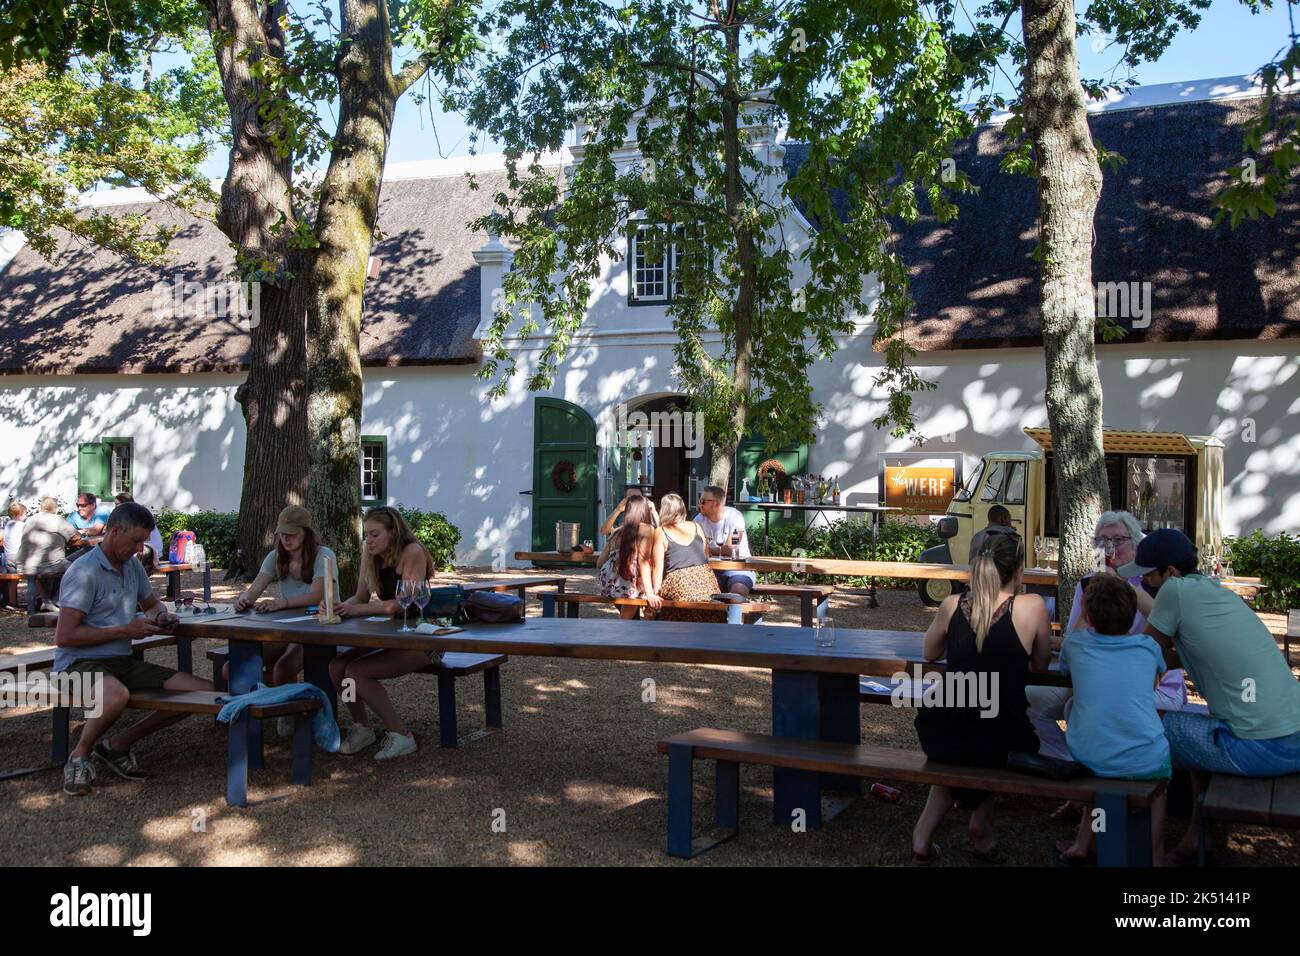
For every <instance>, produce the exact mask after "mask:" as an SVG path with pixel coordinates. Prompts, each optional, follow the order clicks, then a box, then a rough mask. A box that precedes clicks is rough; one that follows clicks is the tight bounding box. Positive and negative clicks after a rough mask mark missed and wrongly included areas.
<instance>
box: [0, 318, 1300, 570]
mask: <svg viewBox="0 0 1300 956" xmlns="http://www.w3.org/2000/svg"><path fill="white" fill-rule="evenodd" d="M646 311H650V310H646ZM1136 351H1137V350H1136V349H1135V348H1134V347H1133V346H1103V347H1102V348H1101V350H1100V355H1101V363H1102V377H1103V386H1104V390H1105V410H1104V420H1105V423H1106V424H1107V425H1108V426H1110V427H1114V428H1135V429H1158V430H1162V431H1181V432H1186V433H1190V434H1217V435H1218V436H1219V437H1220V438H1221V439H1223V441H1224V442H1225V445H1226V448H1225V474H1226V476H1227V479H1226V480H1227V487H1226V488H1225V496H1224V498H1225V514H1224V531H1225V532H1226V533H1230V534H1231V533H1240V532H1243V531H1248V530H1250V529H1253V528H1256V527H1259V528H1263V529H1264V530H1265V531H1268V532H1277V531H1283V530H1285V531H1292V532H1294V531H1295V530H1296V529H1297V528H1300V435H1297V433H1296V428H1295V427H1294V425H1293V424H1292V423H1293V422H1294V421H1295V419H1294V418H1293V417H1292V416H1294V415H1295V414H1296V413H1297V412H1300V376H1298V375H1297V374H1296V373H1297V367H1298V366H1300V345H1297V344H1293V343H1279V342H1270V343H1260V344H1255V343H1244V344H1239V343H1184V344H1170V345H1154V346H1146V347H1143V348H1142V349H1141V355H1137V354H1135V352H1136ZM519 354H520V357H521V365H522V366H523V367H524V368H525V370H526V368H527V366H528V365H529V363H530V361H531V360H532V359H533V358H534V357H535V351H533V350H531V349H524V350H522V351H521V352H520V353H519ZM919 358H920V361H922V362H925V363H933V364H926V365H923V366H922V367H921V369H920V370H921V372H922V374H923V375H924V376H925V377H926V378H928V379H930V380H933V381H935V382H937V383H938V386H939V388H938V390H937V391H934V392H928V393H924V394H922V395H920V396H918V397H917V399H916V406H917V414H918V420H919V422H920V426H921V431H922V433H923V434H925V435H926V436H927V438H928V440H927V442H926V443H925V445H924V446H923V448H924V449H925V450H933V451H945V450H960V451H962V452H964V453H965V454H966V456H967V457H966V462H967V467H968V468H969V467H971V466H973V464H974V463H975V461H976V460H977V458H978V456H979V455H981V454H983V453H985V452H989V451H995V450H999V449H1025V448H1032V447H1033V445H1032V443H1031V442H1030V441H1029V439H1027V438H1026V437H1025V436H1024V434H1023V432H1022V431H1021V428H1022V427H1024V426H1026V425H1030V426H1038V425H1044V424H1046V413H1045V410H1044V407H1043V385H1044V373H1043V366H1042V353H1041V351H1039V350H1034V349H1009V350H1002V351H996V352H985V351H980V352H956V353H943V354H936V353H930V354H925V355H922V356H920V357H919ZM880 362H881V359H880V356H879V355H877V354H875V353H873V352H872V351H871V349H870V339H869V334H868V333H866V332H863V333H861V334H859V335H857V336H854V337H849V338H846V339H845V340H844V341H843V342H842V345H841V349H840V351H839V353H838V354H837V357H836V359H835V360H834V361H833V362H831V363H826V364H823V365H821V366H817V367H815V368H814V370H813V379H814V384H815V386H816V391H817V395H818V397H819V399H820V400H821V401H822V403H823V405H824V406H825V412H824V416H823V417H824V422H823V427H822V428H821V431H820V435H819V440H818V443H817V444H816V445H815V446H814V447H813V449H812V452H811V462H812V469H813V470H814V471H817V472H821V473H823V474H834V475H839V476H841V484H842V488H843V490H844V491H845V493H846V494H847V495H848V500H849V501H850V502H853V503H858V502H870V501H874V500H875V496H876V468H877V465H878V459H879V456H880V455H881V454H882V453H885V452H897V451H907V450H912V447H911V446H910V445H909V443H908V442H907V441H905V440H899V439H892V438H890V437H889V436H888V435H887V434H886V433H883V432H878V431H877V430H876V429H874V428H873V427H872V426H871V419H872V418H874V417H875V416H877V415H879V414H880V413H881V411H882V410H883V408H884V396H883V395H882V394H880V393H879V392H878V390H877V389H875V387H874V385H873V379H874V376H875V374H876V372H877V371H878V369H879V367H880ZM939 362H942V363H943V364H938V363H939ZM672 365H673V355H672V338H671V335H670V334H668V333H667V332H666V331H657V330H655V329H653V328H652V327H649V326H648V325H647V326H643V327H642V329H641V331H640V332H639V333H636V334H630V335H621V336H599V335H598V336H594V337H588V336H580V337H579V338H578V339H577V340H576V341H575V344H574V348H573V350H572V352H571V354H570V357H569V359H568V361H567V362H566V363H565V365H564V367H563V368H562V370H561V375H560V377H559V379H558V381H557V387H556V389H555V390H554V392H553V393H552V394H554V395H555V396H556V397H560V398H564V399H567V400H568V401H571V402H574V403H576V404H578V405H581V406H583V407H584V408H586V409H587V411H589V412H590V413H591V414H592V415H593V417H595V418H596V419H597V422H598V423H599V422H601V421H602V420H608V419H611V418H612V417H613V415H614V414H615V411H614V410H615V409H616V407H617V406H618V404H619V403H620V402H624V401H627V400H629V399H633V398H636V397H637V396H642V395H651V394H661V393H671V392H673V391H675V386H674V383H673V380H672V377H671V375H670V370H671V368H672ZM474 369H475V367H474V366H446V367H433V368H427V367H426V368H409V369H372V370H368V378H367V381H366V387H365V405H364V411H363V426H362V431H363V433H364V434H386V435H387V436H388V454H389V492H390V496H391V499H392V500H393V501H394V502H400V503H401V504H403V505H407V506H412V507H421V508H431V509H436V510H440V511H443V512H445V513H446V514H447V516H448V517H449V518H450V519H451V520H452V521H453V522H454V523H455V524H456V525H457V526H458V527H460V529H461V532H462V541H461V548H460V553H459V555H458V560H459V561H461V562H462V563H476V564H487V563H490V562H491V561H492V558H493V552H494V550H495V549H500V552H499V553H503V554H505V555H506V556H507V557H508V556H509V555H510V554H511V553H513V552H514V551H515V550H518V549H525V548H527V547H528V546H529V544H530V535H531V531H530V510H529V504H530V499H529V498H528V497H526V496H523V495H520V494H519V492H520V491H523V490H526V489H529V488H531V487H532V454H533V437H532V430H533V402H532V399H533V396H532V395H531V394H529V393H527V392H526V391H524V390H523V388H522V386H521V385H519V384H518V381H517V382H516V384H515V385H514V387H512V389H511V390H510V392H509V394H508V395H507V396H506V397H505V398H504V399H501V400H499V401H496V402H493V403H490V404H489V403H486V402H485V401H484V400H483V393H484V390H485V387H486V386H485V383H483V382H480V381H479V380H478V379H475V378H474V377H473V372H474ZM237 381H238V380H237V378H236V377H234V376H221V375H211V376H193V375H191V376H157V375H150V376H128V375H123V376H119V377H111V376H79V377H77V378H75V379H73V378H51V377H43V378H34V377H21V378H20V377H14V378H0V449H3V452H2V453H0V489H2V490H3V491H5V492H7V493H17V494H19V495H20V496H22V497H30V496H35V495H37V494H45V493H58V494H62V495H64V497H65V498H69V499H70V498H71V496H72V495H73V494H74V493H75V491H76V487H75V483H76V445H77V443H78V442H81V441H92V440H96V439H98V438H101V437H103V436H105V435H114V436H119V435H120V436H131V437H134V439H135V452H136V479H135V482H136V483H135V487H136V489H137V494H138V496H139V498H140V499H141V500H142V501H144V502H146V503H147V504H150V505H154V506H159V505H169V506H172V507H176V508H181V509H187V508H220V509H234V508H235V507H237V505H238V499H239V489H240V482H241V480H242V467H243V446H244V427H243V420H242V417H241V415H240V412H239V408H238V407H237V406H236V405H235V402H234V386H235V385H236V384H237ZM1247 418H1250V419H1253V421H1254V438H1255V441H1253V442H1249V441H1246V440H1245V439H1246V438H1249V437H1250V435H1249V434H1247V433H1245V432H1244V431H1243V426H1244V424H1245V421H1244V420H1245V419H1247Z"/></svg>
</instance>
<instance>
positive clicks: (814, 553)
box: [750, 519, 943, 588]
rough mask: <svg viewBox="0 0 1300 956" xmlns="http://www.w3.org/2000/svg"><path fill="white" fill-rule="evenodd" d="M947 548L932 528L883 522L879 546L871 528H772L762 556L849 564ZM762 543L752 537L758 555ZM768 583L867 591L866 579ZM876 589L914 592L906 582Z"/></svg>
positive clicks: (881, 583)
mask: <svg viewBox="0 0 1300 956" xmlns="http://www.w3.org/2000/svg"><path fill="white" fill-rule="evenodd" d="M942 543H943V539H942V538H940V537H939V533H938V531H936V530H935V527H934V525H932V524H923V525H915V524H907V523H905V522H901V521H882V522H881V523H880V538H879V541H877V542H876V544H875V546H874V547H873V545H872V540H871V522H870V521H866V520H861V519H858V520H853V519H840V520H838V521H834V522H832V523H831V524H830V525H823V524H817V525H808V526H804V527H800V526H798V525H787V526H785V527H780V528H773V529H772V533H771V538H770V540H769V542H768V549H767V550H766V551H763V552H762V553H763V554H769V555H773V556H782V557H793V556H802V557H807V558H850V559H853V560H858V561H916V560H917V559H918V558H919V556H920V554H921V552H922V551H924V550H925V549H926V548H932V547H934V546H935V545H939V544H942ZM756 546H761V539H760V538H758V537H756V536H754V535H750V548H751V550H753V552H754V554H755V555H758V554H759V553H760V550H758V549H756ZM768 580H772V581H777V582H782V583H784V582H789V583H792V584H797V583H799V582H801V581H807V582H808V583H811V584H819V583H821V584H838V585H841V586H844V587H864V586H866V584H867V582H868V580H869V579H868V578H845V577H827V576H825V575H803V574H778V575H770V576H769V577H768ZM876 585H877V586H878V587H891V588H894V587H896V588H911V587H915V586H916V582H915V581H913V580H910V579H902V578H897V579H895V578H876Z"/></svg>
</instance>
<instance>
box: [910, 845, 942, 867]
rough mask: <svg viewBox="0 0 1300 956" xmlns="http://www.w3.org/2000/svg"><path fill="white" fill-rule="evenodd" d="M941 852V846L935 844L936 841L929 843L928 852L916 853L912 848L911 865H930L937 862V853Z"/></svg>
mask: <svg viewBox="0 0 1300 956" xmlns="http://www.w3.org/2000/svg"><path fill="white" fill-rule="evenodd" d="M941 852H942V850H941V848H940V847H939V844H937V843H931V844H930V852H929V853H917V852H916V851H915V850H913V851H912V865H913V866H929V865H931V864H932V863H937V862H938V861H939V855H940V853H941Z"/></svg>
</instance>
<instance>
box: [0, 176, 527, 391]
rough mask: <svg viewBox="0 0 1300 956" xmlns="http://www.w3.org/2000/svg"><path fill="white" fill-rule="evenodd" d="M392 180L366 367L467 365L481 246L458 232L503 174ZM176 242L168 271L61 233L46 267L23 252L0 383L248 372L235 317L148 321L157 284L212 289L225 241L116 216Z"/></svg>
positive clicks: (2, 344) (486, 204)
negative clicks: (16, 377) (36, 377)
mask: <svg viewBox="0 0 1300 956" xmlns="http://www.w3.org/2000/svg"><path fill="white" fill-rule="evenodd" d="M478 178H479V182H480V186H481V188H480V189H478V190H477V191H475V190H471V189H469V187H468V185H467V182H466V179H465V177H464V175H463V174H455V175H444V176H436V177H429V178H419V179H401V178H395V179H390V180H389V181H387V182H385V183H384V186H383V192H382V194H381V198H380V204H379V229H380V232H381V235H382V237H383V238H382V239H381V241H380V242H379V243H378V244H377V245H376V246H375V249H374V252H373V255H374V256H375V258H377V259H379V260H380V263H379V276H378V278H377V279H374V280H371V281H369V282H367V283H366V292H365V316H364V321H363V325H362V330H361V354H362V361H363V363H364V364H366V365H368V366H377V365H379V366H382V365H429V364H457V363H466V362H477V361H478V360H479V358H480V354H479V348H478V345H477V343H476V342H475V341H474V340H473V338H472V337H471V336H472V334H473V332H474V328H475V326H477V324H478V321H479V271H478V265H477V264H476V263H475V262H474V259H473V257H472V256H471V252H472V251H473V250H474V249H475V248H477V247H478V246H480V245H482V243H483V236H481V235H479V236H475V235H474V234H472V233H471V232H470V230H469V229H468V228H467V227H466V225H465V224H466V223H467V222H469V221H470V220H471V219H474V218H476V217H478V216H480V215H482V214H483V213H484V212H487V211H488V209H489V208H490V205H491V202H492V198H491V197H492V196H493V194H494V193H495V192H496V191H497V190H499V189H501V188H504V174H503V173H500V172H482V173H479V174H478ZM111 212H112V213H113V214H114V215H119V214H120V215H127V214H131V213H141V212H142V213H145V214H147V215H148V216H149V218H150V219H151V220H153V221H155V222H158V223H160V224H163V225H168V226H173V227H175V228H176V229H177V230H178V232H177V235H176V238H175V239H174V240H173V241H172V244H171V247H170V251H169V257H168V259H169V262H168V264H167V265H164V266H142V265H139V264H138V263H133V262H129V261H127V260H124V259H122V258H121V257H119V256H117V255H114V254H113V253H110V252H106V251H104V250H103V249H99V248H97V247H93V246H88V245H84V244H81V243H78V242H75V241H73V240H71V239H70V238H67V237H65V238H64V239H63V240H62V241H61V243H60V245H59V256H58V261H57V263H55V264H51V263H49V262H47V261H46V260H44V259H43V258H41V256H39V255H37V254H36V253H35V252H34V251H32V249H31V248H29V247H24V248H22V249H21V250H19V252H18V253H17V254H16V255H15V256H14V258H13V260H12V261H11V262H10V263H9V265H8V266H7V267H6V268H4V270H3V271H2V272H0V302H3V303H4V306H3V312H2V314H3V318H4V320H3V323H0V337H2V339H3V341H0V373H7V374H18V373H45V374H49V373H56V374H59V373H61V374H68V373H73V372H84V373H89V372H124V371H132V372H149V371H167V372H197V371H233V370H236V369H239V368H242V367H245V366H246V363H247V360H246V351H247V347H248V341H249V340H248V334H247V332H246V331H245V330H244V327H243V326H242V325H241V322H240V319H239V317H238V316H234V315H230V316H227V317H225V318H217V317H213V316H211V315H207V316H203V317H194V316H184V315H182V316H181V317H177V318H163V319H160V318H158V313H157V311H156V310H155V309H154V308H153V306H154V292H153V287H154V285H155V284H156V283H158V282H164V283H172V282H173V281H174V280H177V279H179V280H180V281H182V282H197V283H220V282H225V281H227V280H228V279H229V278H230V276H231V275H232V272H233V264H234V256H233V253H232V252H231V250H230V247H229V244H228V242H227V241H226V238H225V236H223V235H222V234H221V233H220V232H219V231H218V229H217V227H216V226H215V225H213V224H212V223H211V222H209V221H207V220H204V219H201V218H196V217H194V216H192V215H190V214H188V213H184V212H180V211H178V210H176V209H175V208H173V207H171V206H169V205H167V204H165V203H162V202H159V201H146V202H137V203H128V204H122V205H117V206H114V207H113V208H112V210H111Z"/></svg>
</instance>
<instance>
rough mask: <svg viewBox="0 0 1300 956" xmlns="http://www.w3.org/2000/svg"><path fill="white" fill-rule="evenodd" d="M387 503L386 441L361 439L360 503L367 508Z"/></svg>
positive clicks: (376, 438)
mask: <svg viewBox="0 0 1300 956" xmlns="http://www.w3.org/2000/svg"><path fill="white" fill-rule="evenodd" d="M387 502H388V439H387V438H385V437H384V436H382V435H363V436H362V437H361V503H362V504H363V505H366V506H367V507H374V506H376V505H382V504H386V503H387Z"/></svg>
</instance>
